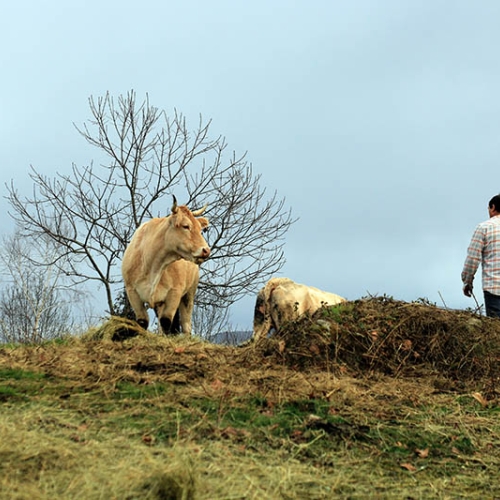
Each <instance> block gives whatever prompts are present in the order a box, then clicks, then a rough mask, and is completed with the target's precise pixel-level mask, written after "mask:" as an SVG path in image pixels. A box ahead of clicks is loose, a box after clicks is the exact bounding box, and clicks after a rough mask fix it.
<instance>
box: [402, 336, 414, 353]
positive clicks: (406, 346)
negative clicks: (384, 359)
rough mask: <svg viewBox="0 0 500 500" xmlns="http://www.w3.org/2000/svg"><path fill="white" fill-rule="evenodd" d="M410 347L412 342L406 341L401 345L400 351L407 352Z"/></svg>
mask: <svg viewBox="0 0 500 500" xmlns="http://www.w3.org/2000/svg"><path fill="white" fill-rule="evenodd" d="M412 345H413V343H412V341H411V340H410V339H406V340H404V341H403V343H402V344H401V350H402V351H409V350H410V349H411V346H412Z"/></svg>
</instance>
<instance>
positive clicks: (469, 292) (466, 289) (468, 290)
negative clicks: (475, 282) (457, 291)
mask: <svg viewBox="0 0 500 500" xmlns="http://www.w3.org/2000/svg"><path fill="white" fill-rule="evenodd" d="M464 295H465V296H466V297H472V285H469V284H465V285H464Z"/></svg>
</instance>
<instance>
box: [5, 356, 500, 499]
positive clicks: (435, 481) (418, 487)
mask: <svg viewBox="0 0 500 500" xmlns="http://www.w3.org/2000/svg"><path fill="white" fill-rule="evenodd" d="M98 347H99V346H97V347H96V350H89V357H90V358H91V360H92V367H93V368H92V370H88V371H87V370H81V371H78V372H76V373H77V374H76V375H74V374H73V375H72V374H71V373H68V370H67V369H66V368H61V369H59V370H56V369H55V368H54V367H55V364H56V361H53V363H52V364H51V365H50V366H51V370H50V372H49V371H47V372H46V373H44V372H43V371H42V369H38V370H35V369H31V368H30V369H27V368H20V367H19V366H17V365H16V363H15V362H12V363H11V365H9V363H6V362H4V363H3V364H2V365H0V477H1V479H0V498H1V499H4V498H5V499H7V498H9V500H10V499H21V498H40V499H41V500H47V499H49V498H50V499H51V500H59V499H66V498H72V499H73V498H74V499H85V500H93V499H101V498H123V499H125V498H126V499H130V500H132V499H139V498H141V499H142V498H150V499H163V498H166V499H170V498H179V499H181V498H192V499H202V500H204V499H211V500H213V499H229V498H259V499H260V498H262V499H283V498H286V499H291V500H292V499H293V500H295V499H297V500H298V499H323V498H324V499H328V498H352V499H357V498H359V499H361V498H380V499H385V498H398V499H399V498H412V499H413V498H414V499H417V498H419V499H420V498H421V499H424V498H438V499H455V498H494V497H495V495H497V496H500V481H499V479H497V474H498V472H497V471H498V469H499V468H500V420H499V418H498V417H499V406H498V405H497V404H496V403H495V401H491V402H490V403H488V404H486V405H482V404H480V402H478V400H476V399H475V398H474V397H472V396H471V393H470V392H467V393H460V392H449V393H435V392H434V390H433V389H432V386H430V385H429V383H428V382H427V381H426V380H424V379H422V380H415V381H411V380H410V381H406V380H399V379H391V378H389V377H379V378H376V379H366V380H364V379H361V378H360V379H359V380H356V379H348V378H345V379H342V378H338V379H334V378H333V377H331V376H330V375H328V374H327V375H325V379H324V380H325V382H324V384H325V388H323V386H320V382H319V379H318V378H315V377H316V376H317V377H319V376H320V375H321V374H316V373H304V374H300V373H297V372H294V371H286V370H285V369H284V368H281V367H272V371H271V372H270V373H269V374H264V368H262V374H261V373H260V372H258V369H257V368H255V367H251V368H249V369H248V373H250V372H252V375H253V376H254V377H255V378H256V380H257V381H258V383H259V384H260V385H261V386H262V389H259V390H251V389H250V386H248V388H247V387H245V388H241V387H240V386H241V383H242V382H241V381H239V382H235V383H234V384H233V383H232V380H233V378H234V379H236V376H237V372H236V371H231V372H228V373H230V375H225V374H224V373H217V374H216V375H214V374H210V373H206V375H205V376H204V377H201V378H200V379H199V380H198V381H194V382H192V383H187V382H183V383H176V382H172V383H169V382H167V381H166V380H165V375H164V374H162V373H156V372H155V373H153V374H149V375H148V374H139V375H135V374H133V373H132V372H130V370H129V368H128V367H129V366H131V365H133V363H131V362H130V360H129V359H128V358H127V359H126V362H124V361H123V360H121V358H118V356H119V355H123V356H130V353H129V351H127V349H126V348H123V349H122V350H119V348H118V347H117V348H115V352H113V353H106V356H104V357H103V358H104V359H105V360H106V363H107V364H105V363H102V364H101V365H100V366H98V367H97V368H95V360H94V357H95V356H96V352H97V353H98V352H99V351H98ZM64 348H65V349H72V348H71V347H68V346H66V347H64ZM51 349H55V351H50V352H48V351H47V352H45V353H43V354H44V356H45V358H44V359H46V358H47V357H48V358H50V359H51V360H58V359H59V357H61V358H63V357H64V356H63V354H62V353H60V352H59V351H58V350H57V349H59V347H57V346H54V347H51ZM66 354H67V355H68V356H71V360H73V359H82V354H81V353H74V352H72V351H68V352H67V353H66ZM29 355H30V356H34V354H33V353H31V352H29ZM144 355H145V354H144V352H143V351H138V356H144ZM151 355H152V354H151ZM19 356H20V355H19ZM113 356H114V357H113ZM186 356H188V355H186ZM20 357H21V356H20ZM110 358H111V359H110ZM115 358H116V359H115ZM186 359H188V358H186ZM118 361H119V362H118ZM81 362H82V363H83V361H81ZM71 363H73V361H71ZM113 363H114V364H113ZM115 365H116V366H119V367H123V368H116V369H113V370H114V371H113V370H112V369H111V368H112V367H113V366H115ZM222 365H223V366H224V364H222ZM64 366H66V365H64ZM166 366H167V365H166ZM108 368H109V370H110V371H109V372H107V371H106V370H107V369H108ZM99 370H100V371H99ZM90 371H92V373H96V375H95V376H93V377H87V378H82V377H81V376H80V373H87V372H90ZM97 373H98V374H97ZM321 376H323V375H321ZM244 377H245V378H246V379H249V378H250V376H249V375H244ZM219 378H220V379H221V380H219ZM214 380H215V381H219V382H220V383H217V384H214V383H213V382H214ZM266 381H267V382H266ZM302 382H304V388H303V389H300V390H299V388H300V385H299V383H302ZM265 383H269V384H270V385H268V386H265ZM322 383H323V382H322ZM169 495H170V496H169Z"/></svg>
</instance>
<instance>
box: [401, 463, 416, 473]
mask: <svg viewBox="0 0 500 500" xmlns="http://www.w3.org/2000/svg"><path fill="white" fill-rule="evenodd" d="M401 467H402V468H403V469H406V470H408V471H410V472H415V471H416V470H417V468H416V467H415V466H414V465H412V464H409V463H404V464H401Z"/></svg>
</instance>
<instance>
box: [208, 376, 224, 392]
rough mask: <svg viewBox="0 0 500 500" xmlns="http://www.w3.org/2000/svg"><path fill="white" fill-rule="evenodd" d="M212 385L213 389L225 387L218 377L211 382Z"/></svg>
mask: <svg viewBox="0 0 500 500" xmlns="http://www.w3.org/2000/svg"><path fill="white" fill-rule="evenodd" d="M210 387H212V389H216V390H218V389H222V388H223V387H224V384H223V383H222V382H221V381H220V380H219V379H218V378H217V379H215V380H214V381H213V382H212V383H211V384H210Z"/></svg>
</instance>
